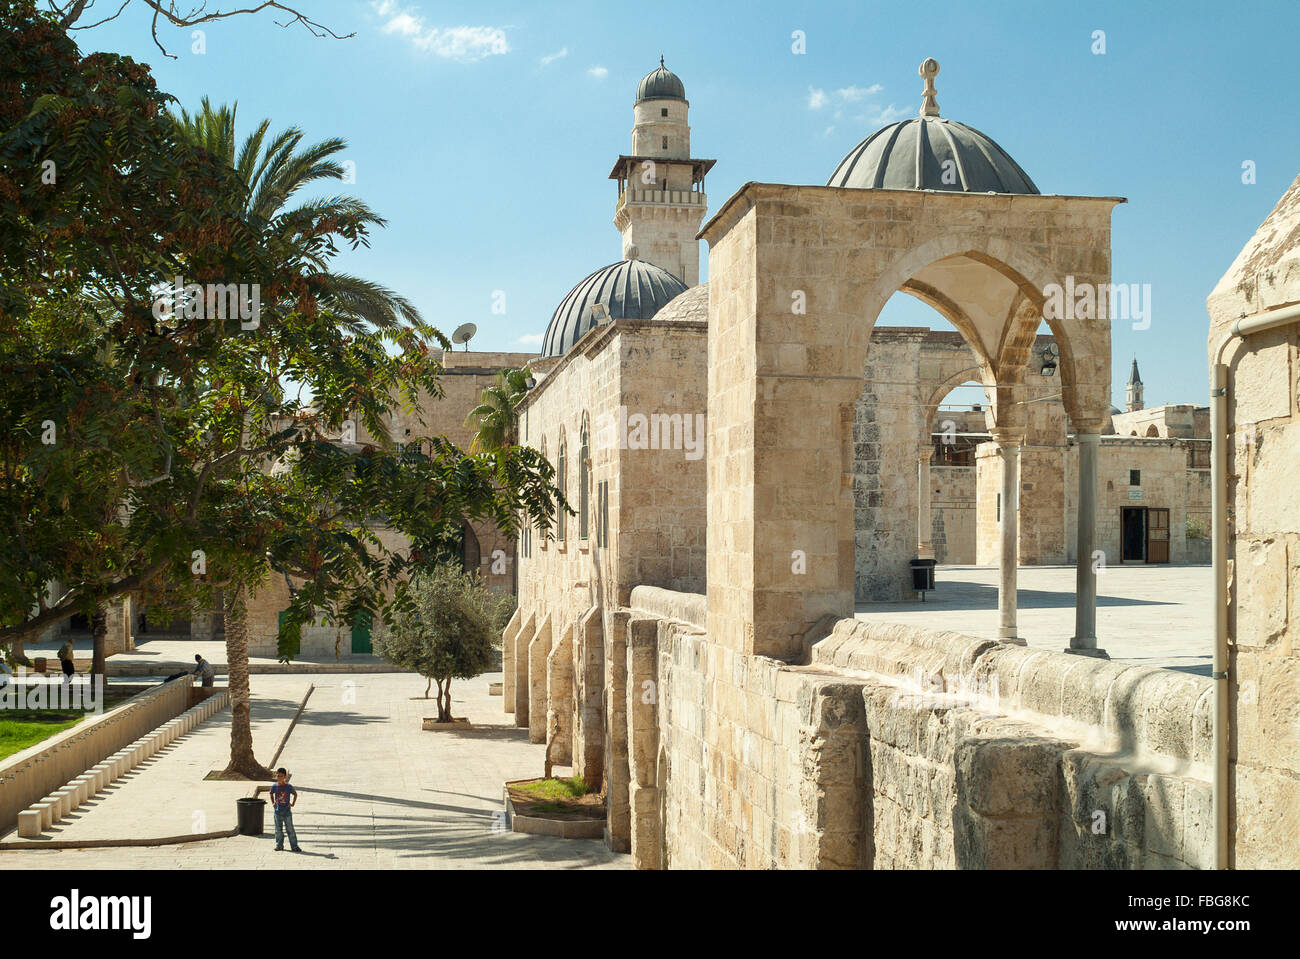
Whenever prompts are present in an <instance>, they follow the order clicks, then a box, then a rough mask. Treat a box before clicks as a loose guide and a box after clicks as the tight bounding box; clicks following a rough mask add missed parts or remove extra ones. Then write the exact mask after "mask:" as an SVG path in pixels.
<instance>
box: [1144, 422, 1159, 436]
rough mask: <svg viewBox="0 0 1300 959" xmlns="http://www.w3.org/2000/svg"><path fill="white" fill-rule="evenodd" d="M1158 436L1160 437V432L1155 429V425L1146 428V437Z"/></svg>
mask: <svg viewBox="0 0 1300 959" xmlns="http://www.w3.org/2000/svg"><path fill="white" fill-rule="evenodd" d="M1159 435H1160V430H1159V429H1158V428H1157V427H1156V424H1155V423H1152V424H1151V425H1150V426H1148V427H1147V436H1159Z"/></svg>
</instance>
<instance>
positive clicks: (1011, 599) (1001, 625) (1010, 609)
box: [993, 430, 1026, 646]
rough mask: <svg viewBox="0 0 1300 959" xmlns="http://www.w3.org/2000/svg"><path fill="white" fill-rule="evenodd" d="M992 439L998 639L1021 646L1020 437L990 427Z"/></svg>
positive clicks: (1022, 641)
mask: <svg viewBox="0 0 1300 959" xmlns="http://www.w3.org/2000/svg"><path fill="white" fill-rule="evenodd" d="M993 439H994V441H995V442H996V443H997V444H998V455H1000V456H1001V457H1002V508H1001V514H1002V517H1001V523H1000V531H1001V534H1002V548H1001V550H1000V552H999V557H998V563H999V565H1000V566H1001V569H1002V575H1001V577H1000V578H999V580H998V640H999V641H1001V642H1004V643H1014V644H1016V645H1018V646H1024V645H1026V643H1025V641H1024V640H1023V639H1021V638H1020V637H1019V635H1018V634H1017V632H1016V570H1017V567H1018V560H1019V548H1020V523H1019V496H1018V492H1019V488H1020V437H1019V436H1018V435H1016V434H1014V433H1011V432H1008V431H1005V430H994V431H993Z"/></svg>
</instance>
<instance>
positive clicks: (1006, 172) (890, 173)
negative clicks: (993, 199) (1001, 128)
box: [827, 116, 1038, 193]
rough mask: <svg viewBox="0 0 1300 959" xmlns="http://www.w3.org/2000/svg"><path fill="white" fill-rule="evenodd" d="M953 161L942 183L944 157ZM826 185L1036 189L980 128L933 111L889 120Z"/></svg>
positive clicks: (999, 190)
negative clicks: (917, 115)
mask: <svg viewBox="0 0 1300 959" xmlns="http://www.w3.org/2000/svg"><path fill="white" fill-rule="evenodd" d="M948 160H953V161H955V165H953V166H950V167H949V168H948V169H949V170H950V171H951V176H950V177H949V179H955V182H952V183H944V182H943V175H944V172H945V171H944V162H945V161H948ZM827 186H847V187H860V188H862V189H865V190H944V191H947V192H950V193H952V192H956V193H963V192H964V193H1037V192H1038V187H1036V186H1034V181H1033V180H1031V179H1029V175H1028V174H1026V173H1025V171H1024V170H1022V169H1020V164H1018V163H1016V161H1015V160H1013V159H1011V157H1010V155H1008V154H1007V152H1006V151H1005V150H1003V149H1002V147H1000V146H998V145H997V144H996V143H994V142H993V141H992V140H990V139H989V138H988V137H987V136H985V135H984V134H983V133H980V131H979V130H976V129H975V128H974V127H968V126H966V124H964V123H958V122H957V121H956V120H948V119H946V118H944V117H938V116H922V117H915V118H913V119H911V120H903V121H902V122H900V123H891V124H890V125H889V126H887V127H882V128H881V129H879V130H877V131H876V132H875V133H873V134H871V136H869V137H867V138H866V139H865V140H863V141H862V142H861V143H859V144H858V145H857V146H856V147H854V148H853V149H852V150H851V151H850V152H849V155H848V156H846V157H845V158H844V159H843V160H841V161H840V165H839V166H838V167H837V168H836V170H835V173H834V174H832V176H831V178H830V180H829V181H828V182H827Z"/></svg>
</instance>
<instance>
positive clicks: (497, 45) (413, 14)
mask: <svg viewBox="0 0 1300 959" xmlns="http://www.w3.org/2000/svg"><path fill="white" fill-rule="evenodd" d="M370 6H371V8H372V9H373V10H374V11H375V13H377V14H378V15H379V17H380V18H381V19H382V20H383V21H384V23H383V31H384V33H395V34H398V35H399V36H403V37H409V38H410V39H411V42H412V43H413V44H415V45H416V46H417V47H419V48H420V49H421V50H429V51H431V52H432V53H433V54H434V55H435V56H439V57H442V58H444V59H446V60H460V61H462V62H465V63H473V62H474V61H476V60H482V59H483V58H484V57H491V56H498V55H500V54H503V53H509V52H510V44H509V42H508V41H507V40H506V34H505V31H504V30H502V29H501V28H500V27H444V28H439V27H429V26H426V25H425V22H424V18H423V17H421V16H420V15H419V13H418V11H417V10H416V9H415V8H413V9H411V10H404V9H402V8H401V7H400V6H398V4H397V0H372V2H371V4H370Z"/></svg>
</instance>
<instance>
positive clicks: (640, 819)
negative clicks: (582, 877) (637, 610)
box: [626, 617, 664, 869]
mask: <svg viewBox="0 0 1300 959" xmlns="http://www.w3.org/2000/svg"><path fill="white" fill-rule="evenodd" d="M659 625H660V623H659V620H655V619H642V618H639V617H638V618H635V619H631V620H629V621H628V624H627V673H626V675H627V722H628V737H627V739H628V742H627V754H628V807H629V811H630V820H631V823H630V824H631V836H630V837H629V838H630V845H631V850H630V851H631V853H632V864H633V865H634V866H635V867H636V868H637V869H658V868H659V865H660V862H661V859H662V848H661V846H660V836H661V834H662V824H661V823H660V820H659V809H660V798H661V797H660V790H661V789H662V788H663V786H664V784H663V783H660V782H658V778H657V768H656V767H657V763H658V761H659V674H658V665H659V664H658V660H659Z"/></svg>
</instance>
